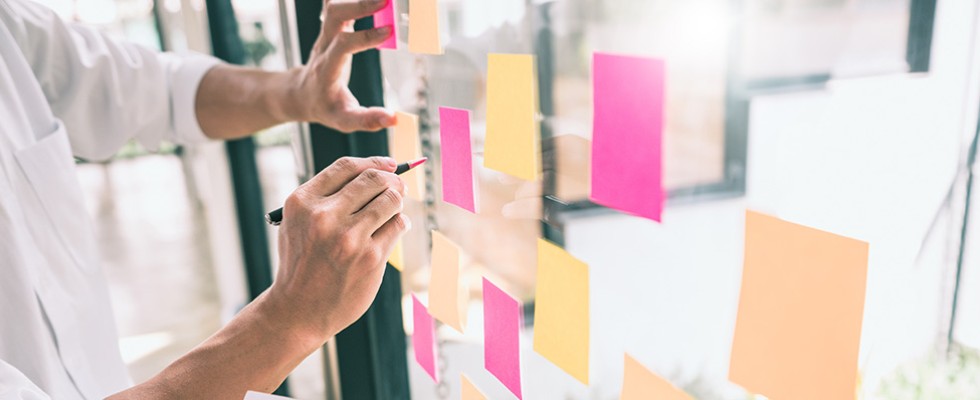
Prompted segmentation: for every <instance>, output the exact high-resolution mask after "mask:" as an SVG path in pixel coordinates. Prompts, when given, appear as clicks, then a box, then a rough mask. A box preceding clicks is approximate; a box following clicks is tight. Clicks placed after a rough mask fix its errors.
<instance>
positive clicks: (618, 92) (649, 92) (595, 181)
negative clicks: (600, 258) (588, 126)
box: [589, 53, 665, 222]
mask: <svg viewBox="0 0 980 400" xmlns="http://www.w3.org/2000/svg"><path fill="white" fill-rule="evenodd" d="M592 75H593V76H592V84H593V93H592V94H593V107H594V109H593V113H594V114H593V126H592V193H591V194H590V195H589V198H590V199H591V200H592V201H593V202H595V203H597V204H601V205H604V206H607V207H610V208H614V209H617V210H620V211H624V212H627V213H630V214H634V215H638V216H641V217H644V218H649V219H652V220H654V221H657V222H660V215H661V212H662V210H663V206H664V189H663V182H662V181H663V171H662V167H663V165H662V164H663V160H662V140H663V126H664V75H665V68H664V62H663V60H657V59H652V58H640V57H629V56H619V55H612V54H603V53H595V54H594V55H593V58H592Z"/></svg>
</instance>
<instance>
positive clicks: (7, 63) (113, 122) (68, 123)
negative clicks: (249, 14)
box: [0, 0, 218, 400]
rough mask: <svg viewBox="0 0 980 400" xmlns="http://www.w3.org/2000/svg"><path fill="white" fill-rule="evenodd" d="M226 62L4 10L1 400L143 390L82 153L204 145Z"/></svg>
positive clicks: (9, 1) (96, 156)
mask: <svg viewBox="0 0 980 400" xmlns="http://www.w3.org/2000/svg"><path fill="white" fill-rule="evenodd" d="M217 62H218V61H217V60H215V59H213V58H210V57H205V56H184V57H181V56H176V55H173V54H158V53H156V52H153V51H151V50H148V49H144V48H141V47H138V46H135V45H131V44H124V43H117V42H114V41H112V40H110V39H107V38H106V37H104V36H103V35H101V34H100V33H98V32H96V31H94V30H92V29H89V28H86V27H82V26H78V25H73V24H70V23H65V22H62V21H61V20H60V19H59V18H58V17H57V16H56V15H55V14H54V13H53V12H52V11H50V10H48V9H47V8H44V7H43V6H40V5H37V4H35V3H32V2H29V1H27V0H0V399H46V398H53V399H59V400H60V399H101V398H104V397H105V396H107V395H110V394H112V393H115V392H118V391H120V390H122V389H124V388H126V387H128V386H130V385H131V382H130V379H129V377H128V374H127V372H126V369H125V366H124V365H123V363H122V359H121V358H120V355H119V348H118V338H117V333H116V328H115V326H116V325H115V320H114V318H113V313H112V308H111V305H110V303H109V294H108V289H107V286H106V280H105V277H104V275H103V270H102V266H101V265H100V259H99V254H98V252H97V248H96V243H95V231H94V229H93V225H92V221H91V220H90V217H89V215H87V212H86V209H85V207H84V205H83V199H82V192H81V188H80V186H79V183H78V181H77V177H76V174H75V163H74V160H73V158H72V155H74V156H77V157H79V158H83V159H88V160H103V159H106V158H108V157H110V156H111V155H112V154H114V153H115V152H116V151H117V150H118V149H119V148H120V147H121V146H122V145H123V144H124V143H126V142H127V141H128V140H130V139H132V138H136V139H137V140H139V141H140V142H141V143H142V144H143V145H145V146H147V147H149V148H155V147H156V146H157V144H158V143H159V142H160V141H162V140H168V141H172V142H177V143H188V142H193V141H201V140H205V136H204V134H203V133H202V132H201V128H200V127H199V126H198V123H197V119H196V117H195V113H194V98H195V95H196V92H197V87H198V84H199V83H200V80H201V78H202V77H203V76H204V74H205V72H207V70H208V69H209V68H210V67H212V66H214V65H215V63H217ZM147 256H150V257H152V255H147Z"/></svg>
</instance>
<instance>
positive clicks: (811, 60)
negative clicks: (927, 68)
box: [740, 0, 909, 80]
mask: <svg viewBox="0 0 980 400" xmlns="http://www.w3.org/2000/svg"><path fill="white" fill-rule="evenodd" d="M908 24H909V0H749V1H747V2H746V22H745V29H744V30H743V35H744V40H743V41H742V46H741V65H740V67H741V69H742V73H743V75H744V77H745V78H746V79H749V80H760V79H778V78H799V77H805V76H812V75H833V76H839V77H847V76H856V75H868V74H876V73H887V72H902V71H905V70H906V69H907V63H906V60H905V51H906V45H907V43H908V40H907V37H908Z"/></svg>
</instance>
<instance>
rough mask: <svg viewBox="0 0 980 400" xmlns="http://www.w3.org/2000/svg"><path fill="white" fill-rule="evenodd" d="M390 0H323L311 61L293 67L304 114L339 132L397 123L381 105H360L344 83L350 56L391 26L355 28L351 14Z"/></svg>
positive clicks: (381, 36)
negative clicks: (317, 35)
mask: <svg viewBox="0 0 980 400" xmlns="http://www.w3.org/2000/svg"><path fill="white" fill-rule="evenodd" d="M388 1H394V0H324V2H323V16H322V18H321V19H322V20H323V23H322V25H321V30H320V36H319V37H318V38H317V40H316V42H315V43H314V44H313V49H312V50H311V51H310V58H309V62H307V63H306V65H305V66H303V67H301V68H298V69H296V70H294V71H293V72H294V73H295V75H296V79H295V82H296V83H295V84H296V87H297V90H296V93H297V95H298V96H300V97H301V98H302V99H304V101H303V102H302V104H306V105H307V107H308V108H307V109H306V110H305V111H304V115H305V118H303V119H304V120H307V121H313V122H317V123H320V124H323V125H327V126H330V127H332V128H335V129H337V130H339V131H341V132H347V133H350V132H354V131H376V130H379V129H382V128H387V127H389V126H392V125H394V124H395V116H394V115H393V114H392V113H390V112H388V111H387V110H385V109H384V108H381V107H363V106H361V104H360V103H359V102H358V101H357V99H356V98H355V97H354V95H353V94H352V93H351V91H350V89H348V87H347V85H348V81H349V80H350V68H351V58H352V56H353V55H354V54H355V53H359V52H361V51H364V50H368V49H371V48H374V47H376V46H378V45H380V44H381V43H382V42H384V41H385V39H387V38H388V36H390V35H391V34H392V29H394V27H392V26H384V27H379V28H375V29H368V30H362V31H357V32H355V31H354V20H356V19H358V18H361V17H366V16H369V15H371V14H373V13H374V12H376V11H378V10H380V9H381V8H383V7H384V6H385V5H386V4H387V2H388Z"/></svg>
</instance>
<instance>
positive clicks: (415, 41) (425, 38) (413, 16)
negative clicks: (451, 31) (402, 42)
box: [408, 0, 442, 54]
mask: <svg viewBox="0 0 980 400" xmlns="http://www.w3.org/2000/svg"><path fill="white" fill-rule="evenodd" d="M408 50H409V51H411V52H413V53H421V54H442V43H441V42H440V41H439V4H438V2H437V1H436V0H409V1H408Z"/></svg>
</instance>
